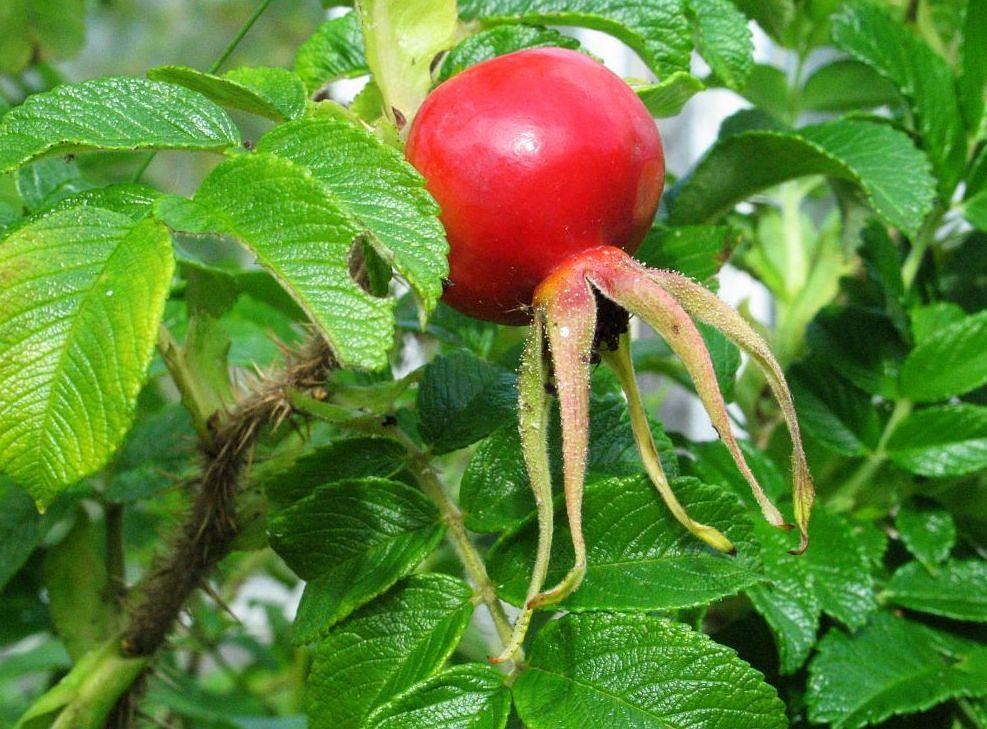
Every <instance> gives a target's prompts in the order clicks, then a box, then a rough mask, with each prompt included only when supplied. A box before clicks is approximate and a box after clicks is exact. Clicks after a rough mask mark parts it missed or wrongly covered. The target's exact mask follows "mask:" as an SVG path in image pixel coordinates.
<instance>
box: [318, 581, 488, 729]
mask: <svg viewBox="0 0 987 729" xmlns="http://www.w3.org/2000/svg"><path fill="white" fill-rule="evenodd" d="M470 597H471V590H470V588H469V586H468V585H466V584H465V583H464V582H462V581H460V580H457V579H455V578H452V577H449V576H447V575H437V574H429V575H416V576H413V577H409V578H408V579H406V580H404V581H403V582H401V583H399V584H398V585H396V586H395V587H394V588H393V589H392V590H391V591H390V592H388V593H387V594H385V595H384V596H383V597H381V598H379V599H377V600H375V601H374V602H372V603H370V604H369V605H365V606H364V607H363V608H361V609H360V610H358V611H357V612H356V613H354V614H353V615H351V616H350V617H349V618H347V619H346V620H345V621H344V622H342V623H340V624H339V625H337V626H336V627H335V628H333V630H332V632H330V633H329V635H328V637H326V639H325V640H323V641H322V643H320V644H319V647H318V648H317V649H316V651H315V659H314V661H313V663H312V670H311V672H310V673H309V677H308V682H307V700H306V704H307V707H306V708H307V713H308V716H309V720H310V726H311V729H360V727H363V726H365V725H366V724H365V722H366V720H367V717H368V716H369V715H370V713H371V712H372V711H373V710H374V709H376V708H377V707H379V706H383V705H384V704H386V703H387V702H389V701H390V700H391V699H393V698H394V697H395V696H397V695H398V694H400V693H402V692H403V691H405V690H407V689H409V688H411V687H412V686H414V685H415V684H417V683H418V682H419V681H422V680H423V679H426V678H428V677H429V676H431V675H432V674H433V673H435V672H436V671H437V670H438V669H439V667H440V666H441V665H442V664H443V662H445V659H446V658H447V657H448V656H449V654H450V653H452V651H453V649H454V648H455V647H456V643H458V642H459V638H460V636H461V635H462V634H463V631H464V630H465V629H466V625H467V624H468V623H469V619H470V615H472V613H473V603H472V602H471V600H470Z"/></svg>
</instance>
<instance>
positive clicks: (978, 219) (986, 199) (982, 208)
mask: <svg viewBox="0 0 987 729" xmlns="http://www.w3.org/2000/svg"><path fill="white" fill-rule="evenodd" d="M963 217H965V218H966V219H967V222H969V223H970V225H972V226H973V227H974V228H978V229H980V230H987V190H981V191H980V192H978V193H977V194H976V195H974V196H973V197H970V198H967V199H966V200H964V201H963Z"/></svg>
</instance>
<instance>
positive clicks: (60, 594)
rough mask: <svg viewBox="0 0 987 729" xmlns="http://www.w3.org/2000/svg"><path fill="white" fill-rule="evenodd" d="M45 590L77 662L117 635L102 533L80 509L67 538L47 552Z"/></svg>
mask: <svg viewBox="0 0 987 729" xmlns="http://www.w3.org/2000/svg"><path fill="white" fill-rule="evenodd" d="M44 585H45V590H47V592H48V609H49V610H50V611H51V617H52V620H53V621H54V623H55V629H56V630H57V631H58V635H59V637H60V638H61V639H62V642H63V643H64V644H65V648H66V650H68V653H69V655H70V656H72V660H73V661H78V660H79V659H80V658H82V657H83V656H84V655H85V654H86V653H88V652H89V651H91V650H93V649H95V648H97V647H98V646H99V645H100V644H101V643H102V642H103V641H105V640H107V639H108V638H109V637H110V636H111V635H112V634H113V633H114V631H115V630H116V606H117V598H118V597H119V595H118V594H117V593H116V592H115V590H114V587H113V585H112V584H111V583H110V576H109V574H108V572H107V570H106V545H105V543H104V541H103V530H102V529H98V528H97V527H96V525H95V524H93V522H92V520H91V519H90V518H89V516H88V515H87V514H86V512H85V511H84V510H82V509H77V510H76V515H75V524H74V525H73V526H72V529H71V530H70V531H69V533H68V535H66V537H65V539H63V540H62V541H61V542H60V543H59V544H58V545H56V546H55V547H53V548H52V549H51V550H49V551H48V552H47V554H46V556H45V562H44ZM118 587H122V585H120V586H118Z"/></svg>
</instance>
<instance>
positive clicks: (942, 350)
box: [901, 311, 987, 402]
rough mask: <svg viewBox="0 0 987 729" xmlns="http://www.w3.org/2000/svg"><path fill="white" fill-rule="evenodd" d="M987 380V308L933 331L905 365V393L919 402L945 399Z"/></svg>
mask: <svg viewBox="0 0 987 729" xmlns="http://www.w3.org/2000/svg"><path fill="white" fill-rule="evenodd" d="M984 383H987V311H982V312H980V313H979V314H973V315H972V316H968V317H965V318H963V319H961V320H959V321H957V322H954V323H953V324H950V325H949V326H946V327H943V328H942V329H940V330H939V331H937V332H935V333H933V334H930V335H929V336H928V337H927V338H926V339H924V340H923V341H922V342H921V343H920V344H919V345H918V346H917V347H915V349H914V350H912V352H911V353H910V354H909V355H908V357H907V359H905V362H904V364H903V365H902V367H901V394H902V395H904V396H905V397H907V398H909V399H911V400H915V401H916V402H931V401H934V400H945V399H946V398H949V397H952V396H954V395H962V394H963V393H965V392H969V391H970V390H974V389H976V388H978V387H980V386H981V385H983V384H984Z"/></svg>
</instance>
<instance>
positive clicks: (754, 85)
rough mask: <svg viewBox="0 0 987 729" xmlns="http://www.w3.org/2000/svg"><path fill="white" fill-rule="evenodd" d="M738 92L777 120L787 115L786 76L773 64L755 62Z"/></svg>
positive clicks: (788, 111) (785, 117)
mask: <svg viewBox="0 0 987 729" xmlns="http://www.w3.org/2000/svg"><path fill="white" fill-rule="evenodd" d="M738 93H739V94H740V95H741V96H743V97H744V98H745V99H747V100H748V101H749V102H751V103H752V104H753V105H754V107H755V108H756V109H758V110H760V111H764V112H766V113H768V114H770V115H771V116H772V117H774V118H775V119H778V120H785V119H787V118H788V117H789V115H790V113H791V111H790V109H789V99H788V96H789V93H790V92H789V89H788V77H787V76H786V75H785V72H784V71H782V70H781V69H780V68H776V67H775V66H769V65H767V64H764V63H755V64H754V68H753V69H752V70H751V74H750V76H748V77H747V83H746V84H744V87H743V88H742V89H738Z"/></svg>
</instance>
